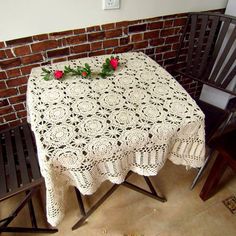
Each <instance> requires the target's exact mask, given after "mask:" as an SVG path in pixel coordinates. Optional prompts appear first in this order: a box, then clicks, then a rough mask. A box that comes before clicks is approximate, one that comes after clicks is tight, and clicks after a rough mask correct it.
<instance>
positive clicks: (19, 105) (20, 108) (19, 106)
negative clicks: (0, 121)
mask: <svg viewBox="0 0 236 236" xmlns="http://www.w3.org/2000/svg"><path fill="white" fill-rule="evenodd" d="M14 109H15V110H16V111H20V110H24V109H25V107H24V104H23V103H19V104H16V105H14Z"/></svg>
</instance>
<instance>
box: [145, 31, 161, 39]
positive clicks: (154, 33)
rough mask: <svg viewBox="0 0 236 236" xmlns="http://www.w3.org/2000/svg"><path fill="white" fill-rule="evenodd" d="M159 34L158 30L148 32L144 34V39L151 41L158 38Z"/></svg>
mask: <svg viewBox="0 0 236 236" xmlns="http://www.w3.org/2000/svg"><path fill="white" fill-rule="evenodd" d="M159 34H160V31H159V30H155V31H149V32H145V33H144V39H153V38H158V37H159Z"/></svg>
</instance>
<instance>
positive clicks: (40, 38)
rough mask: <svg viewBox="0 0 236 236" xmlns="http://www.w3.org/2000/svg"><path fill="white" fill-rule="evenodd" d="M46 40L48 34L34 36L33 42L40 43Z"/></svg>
mask: <svg viewBox="0 0 236 236" xmlns="http://www.w3.org/2000/svg"><path fill="white" fill-rule="evenodd" d="M46 39H48V34H39V35H34V36H33V40H34V41H42V40H46Z"/></svg>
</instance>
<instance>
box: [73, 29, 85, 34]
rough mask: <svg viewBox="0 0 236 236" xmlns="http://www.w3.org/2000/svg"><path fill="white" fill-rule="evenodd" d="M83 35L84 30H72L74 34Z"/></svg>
mask: <svg viewBox="0 0 236 236" xmlns="http://www.w3.org/2000/svg"><path fill="white" fill-rule="evenodd" d="M84 33H85V29H76V30H74V34H84Z"/></svg>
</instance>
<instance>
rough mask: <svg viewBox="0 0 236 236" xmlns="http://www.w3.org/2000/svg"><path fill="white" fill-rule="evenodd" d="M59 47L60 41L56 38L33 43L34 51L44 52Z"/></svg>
mask: <svg viewBox="0 0 236 236" xmlns="http://www.w3.org/2000/svg"><path fill="white" fill-rule="evenodd" d="M57 47H58V42H57V41H56V40H47V41H42V42H39V43H34V44H32V45H31V48H32V52H42V51H46V50H48V49H53V48H57Z"/></svg>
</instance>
